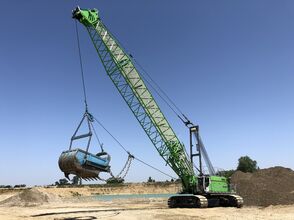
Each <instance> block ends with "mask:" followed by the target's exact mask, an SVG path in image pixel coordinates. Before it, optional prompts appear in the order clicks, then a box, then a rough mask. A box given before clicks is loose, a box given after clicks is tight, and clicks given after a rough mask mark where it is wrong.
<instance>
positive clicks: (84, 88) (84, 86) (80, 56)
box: [75, 20, 179, 180]
mask: <svg viewBox="0 0 294 220" xmlns="http://www.w3.org/2000/svg"><path fill="white" fill-rule="evenodd" d="M75 29H76V36H77V45H78V52H79V60H80V69H81V78H82V85H83V94H84V102H85V107H86V112H88V103H87V93H86V85H85V77H84V69H83V63H82V53H81V47H80V37H79V31H78V25H77V21H76V20H75ZM135 62H136V61H135ZM144 72H145V71H144ZM147 74H148V73H147ZM149 78H151V77H150V76H149ZM151 80H152V79H151ZM152 81H153V80H152ZM149 84H150V83H149ZM150 85H151V84H150ZM157 86H158V85H157ZM152 87H153V86H152ZM153 89H154V90H155V91H156V89H155V88H153ZM156 93H158V92H157V91H156ZM158 95H159V96H160V97H161V98H162V99H163V100H164V98H163V97H162V96H161V95H160V94H159V93H158ZM166 96H167V95H166ZM164 101H165V102H166V103H167V101H166V100H164ZM167 104H168V103H167ZM168 106H169V107H170V108H171V109H172V107H171V106H170V105H169V104H168ZM173 111H174V113H175V114H177V113H176V111H175V110H173ZM177 116H178V114H177ZM178 117H179V116H178ZM93 118H94V119H95V121H96V122H97V123H98V124H99V125H100V126H101V127H102V128H103V129H104V130H105V131H106V132H107V133H108V134H109V135H110V136H111V137H112V138H113V139H114V140H115V141H116V142H117V143H118V144H119V146H120V147H121V148H122V149H123V150H124V151H125V152H126V153H127V154H128V155H129V158H130V157H131V158H134V159H135V160H137V161H139V162H141V163H143V164H145V165H146V166H148V167H150V168H152V169H154V170H156V171H158V172H160V173H162V174H164V175H166V176H168V177H170V178H172V179H176V178H175V177H173V176H171V175H169V174H167V173H165V172H163V171H161V170H159V169H158V168H156V167H154V166H152V165H150V164H148V163H146V162H144V161H142V160H141V159H139V158H137V157H134V156H133V155H132V154H130V152H129V151H128V150H127V149H126V148H125V147H124V146H123V145H122V144H121V143H120V142H119V141H118V140H117V139H116V138H115V137H114V136H113V135H112V134H111V133H110V132H109V131H108V130H107V129H106V128H105V126H103V124H102V123H101V122H100V121H99V120H98V119H97V118H95V117H94V116H93ZM90 125H91V127H92V128H93V131H94V134H95V137H96V139H97V140H98V143H99V145H100V147H101V150H102V152H103V151H104V150H103V145H102V143H101V142H100V139H99V138H98V135H97V133H96V130H95V128H94V126H93V124H92V123H91V122H90ZM128 161H129V159H128ZM128 161H127V163H126V164H125V166H124V168H123V169H122V171H121V172H120V173H119V174H121V173H122V172H123V171H124V170H125V169H126V168H127V171H128V169H129V167H130V165H131V160H130V161H129V163H128ZM127 165H128V166H127ZM126 173H127V172H126ZM126 173H125V175H126ZM125 175H124V177H125ZM101 180H102V179H101Z"/></svg>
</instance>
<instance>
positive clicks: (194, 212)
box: [0, 193, 294, 220]
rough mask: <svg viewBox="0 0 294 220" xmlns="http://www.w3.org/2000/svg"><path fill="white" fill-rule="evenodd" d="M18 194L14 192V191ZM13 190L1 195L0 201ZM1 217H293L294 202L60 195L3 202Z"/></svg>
mask: <svg viewBox="0 0 294 220" xmlns="http://www.w3.org/2000/svg"><path fill="white" fill-rule="evenodd" d="M14 194H15V193H14ZM11 195H12V194H10V193H9V194H7V193H6V194H3V195H0V201H2V200H3V199H6V198H8V197H9V196H11ZM0 219H1V220H2V219H3V220H4V219H8V220H20V219H54V220H91V219H120V220H126V219H128V220H132V219H142V220H143V219H144V220H145V219H147V220H148V219H165V220H172V219H181V220H182V219H188V220H189V219H196V220H197V219H210V220H214V219H235V220H238V219H248V220H253V219H275V220H280V219H285V220H287V219H293V220H294V205H291V206H269V207H266V208H261V207H243V208H241V209H237V208H207V209H169V208H168V207H167V205H166V199H158V198H157V199H118V200H113V201H98V200H91V199H85V198H81V197H67V198H60V199H59V200H55V201H54V202H50V203H47V204H45V205H40V206H33V207H16V206H10V207H7V206H0Z"/></svg>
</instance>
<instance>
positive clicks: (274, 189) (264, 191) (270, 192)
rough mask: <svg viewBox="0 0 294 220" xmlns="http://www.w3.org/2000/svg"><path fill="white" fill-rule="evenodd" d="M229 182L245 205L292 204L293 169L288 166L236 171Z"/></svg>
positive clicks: (293, 190)
mask: <svg viewBox="0 0 294 220" xmlns="http://www.w3.org/2000/svg"><path fill="white" fill-rule="evenodd" d="M231 183H233V184H236V186H237V193H238V194H239V195H240V196H242V197H243V198H244V204H245V205H254V206H255V205H258V206H269V205H289V204H294V171H293V170H291V169H289V168H284V167H272V168H268V169H261V170H258V171H256V172H255V173H243V172H241V171H237V172H235V173H234V174H233V175H232V178H231Z"/></svg>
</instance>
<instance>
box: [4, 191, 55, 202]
mask: <svg viewBox="0 0 294 220" xmlns="http://www.w3.org/2000/svg"><path fill="white" fill-rule="evenodd" d="M48 202H49V196H48V195H47V194H45V193H43V192H40V191H39V190H37V189H26V190H24V191H22V192H20V193H19V194H17V195H14V196H12V197H10V198H8V199H5V200H3V201H1V202H0V205H4V206H36V205H42V204H44V203H48Z"/></svg>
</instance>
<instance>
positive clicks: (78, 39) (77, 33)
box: [75, 20, 88, 110]
mask: <svg viewBox="0 0 294 220" xmlns="http://www.w3.org/2000/svg"><path fill="white" fill-rule="evenodd" d="M75 27H76V35H77V44H78V50H79V59H80V68H81V76H82V84H83V92H84V102H85V105H86V110H87V107H88V104H87V93H86V86H85V77H84V68H83V62H82V53H81V47H80V37H79V30H78V25H77V21H76V20H75Z"/></svg>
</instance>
